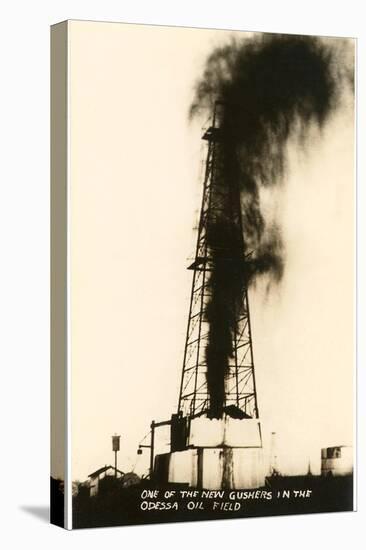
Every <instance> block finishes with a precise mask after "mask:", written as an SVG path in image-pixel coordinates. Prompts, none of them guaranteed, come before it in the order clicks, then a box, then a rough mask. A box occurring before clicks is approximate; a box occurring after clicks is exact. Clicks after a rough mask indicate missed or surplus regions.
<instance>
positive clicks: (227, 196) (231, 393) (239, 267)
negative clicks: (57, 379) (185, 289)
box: [178, 102, 258, 418]
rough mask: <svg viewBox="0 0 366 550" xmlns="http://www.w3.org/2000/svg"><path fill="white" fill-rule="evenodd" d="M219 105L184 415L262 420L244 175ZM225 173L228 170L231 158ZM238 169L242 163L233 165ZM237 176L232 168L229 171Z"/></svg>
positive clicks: (196, 266)
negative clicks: (244, 217)
mask: <svg viewBox="0 0 366 550" xmlns="http://www.w3.org/2000/svg"><path fill="white" fill-rule="evenodd" d="M224 108H225V106H224V105H223V104H222V103H219V102H218V103H216V105H215V110H214V115H213V120H212V125H211V127H209V128H208V129H207V130H206V132H205V133H204V135H203V137H202V139H204V140H206V141H207V144H208V150H207V159H206V167H205V175H204V182H203V197H202V206H201V212H200V219H199V225H198V236H197V245H196V254H195V259H194V262H193V263H192V264H191V265H190V266H189V268H188V269H190V270H192V271H193V281H192V291H191V299H190V307H189V316H188V326H187V334H186V342H185V351H184V360H183V371H182V378H181V386H180V395H179V403H178V414H180V415H181V416H184V417H188V418H195V417H197V416H200V415H206V416H208V417H209V418H221V417H222V416H223V415H225V414H226V415H229V416H231V417H233V418H258V405H257V393H256V384H255V373H254V362H253V349H252V334H251V325H250V312H249V302H248V286H247V283H248V269H247V258H248V257H249V256H250V253H251V251H247V250H246V248H245V242H244V237H243V227H242V212H241V201H240V189H239V185H238V179H237V178H236V177H235V174H234V173H232V177H227V174H228V170H227V164H228V163H230V155H233V154H234V153H233V149H232V148H231V147H230V139H228V137H227V134H226V135H225V139H223V129H222V127H221V121H222V119H223V112H224ZM225 163H226V166H225V176H224V164H225ZM231 164H232V166H233V167H234V168H233V169H235V162H232V163H231ZM229 174H230V173H229Z"/></svg>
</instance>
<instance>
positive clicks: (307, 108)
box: [190, 34, 353, 418]
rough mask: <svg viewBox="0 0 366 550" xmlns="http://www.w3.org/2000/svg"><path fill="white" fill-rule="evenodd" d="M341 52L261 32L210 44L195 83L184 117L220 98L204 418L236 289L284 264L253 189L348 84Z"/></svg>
mask: <svg viewBox="0 0 366 550" xmlns="http://www.w3.org/2000/svg"><path fill="white" fill-rule="evenodd" d="M349 50H350V48H349V42H348V41H345V40H342V39H321V38H316V37H305V36H290V35H271V34H265V35H261V36H260V37H255V38H252V39H247V40H244V41H242V42H236V41H232V42H231V43H230V44H229V45H227V46H225V47H221V48H217V49H216V50H215V51H213V53H212V54H211V55H210V56H209V58H208V60H207V63H206V67H205V71H204V74H203V77H202V78H201V79H200V81H199V82H198V84H197V87H196V92H195V99H194V101H193V103H192V106H191V111H190V115H191V117H193V116H195V115H196V114H199V113H202V112H204V113H205V114H206V115H207V114H212V113H213V110H214V106H215V104H216V102H217V100H219V102H220V103H219V104H218V107H217V109H220V115H219V119H220V120H219V126H220V141H219V144H218V145H217V147H216V151H217V154H216V156H217V159H216V171H215V174H216V175H215V180H214V182H213V183H212V201H211V202H212V205H213V207H212V212H211V214H210V217H209V219H208V222H207V242H208V247H209V249H210V253H211V256H212V271H211V272H210V279H209V283H208V284H209V286H210V291H211V292H210V294H211V298H210V300H209V302H208V304H207V307H206V320H207V321H208V324H209V334H208V343H207V346H206V362H207V384H208V390H209V395H210V412H209V414H210V416H211V417H216V418H219V417H220V416H222V411H223V407H224V399H225V375H226V373H227V371H228V365H229V360H230V357H232V356H233V352H234V350H233V341H234V333H235V330H236V324H237V318H238V315H239V314H240V307H242V303H243V294H244V293H245V292H246V289H247V287H248V286H249V285H250V284H252V283H253V282H255V280H256V278H257V277H258V276H260V275H266V277H267V278H268V281H269V283H278V282H279V281H280V280H281V278H282V275H283V271H284V266H285V251H284V246H283V241H282V236H281V228H280V225H279V223H276V222H275V221H273V219H272V220H271V221H269V220H266V218H265V215H264V213H263V210H262V208H261V201H260V191H261V188H262V187H271V186H278V185H280V184H281V183H282V182H283V178H284V175H285V173H286V147H287V144H288V143H289V141H290V140H291V139H292V138H295V139H296V140H297V141H296V142H297V143H298V144H299V146H303V147H306V142H307V136H308V134H309V130H310V129H311V128H314V127H318V128H319V130H321V129H322V128H323V126H324V125H325V124H326V123H327V121H328V120H329V119H330V117H331V115H332V113H333V112H335V110H336V109H337V108H338V106H339V105H340V103H341V98H342V94H343V91H344V90H345V89H346V88H347V87H350V88H352V83H353V74H352V71H351V70H350V69H349V67H350V66H352V63H347V62H346V56H347V52H349ZM294 207H296V205H294ZM244 257H246V261H245V262H243V258H244Z"/></svg>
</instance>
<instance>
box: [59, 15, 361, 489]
mask: <svg viewBox="0 0 366 550" xmlns="http://www.w3.org/2000/svg"><path fill="white" fill-rule="evenodd" d="M233 34H238V33H232V32H228V31H211V30H199V29H187V28H177V27H175V28H174V27H157V26H138V25H126V24H117V23H94V22H77V21H74V22H71V24H70V31H69V40H70V73H69V75H70V95H69V98H70V111H69V113H70V138H71V139H70V144H69V146H70V189H71V196H70V220H71V222H70V223H71V225H70V230H71V250H70V253H71V264H70V266H71V312H70V313H71V315H70V320H71V321H70V322H71V371H72V380H71V391H72V399H71V418H72V478H73V479H79V480H84V479H86V478H87V476H88V474H89V473H91V472H93V471H94V470H96V469H97V468H99V467H101V466H103V465H104V464H110V463H113V453H112V442H111V436H112V435H113V434H114V433H118V434H120V435H121V451H120V453H119V457H118V460H119V463H118V464H119V467H120V468H121V469H122V470H124V471H131V470H132V469H134V468H135V471H136V473H138V474H142V473H146V471H147V468H148V461H149V457H148V452H147V451H146V450H145V452H144V453H143V454H142V455H137V454H136V450H137V447H138V444H139V442H140V441H141V440H142V439H143V437H144V436H145V435H146V434H147V433H148V432H149V426H150V422H151V420H152V419H154V420H156V421H160V420H167V419H169V418H170V416H171V414H172V413H173V412H176V408H177V401H178V392H179V384H180V376H181V369H182V361H183V351H184V341H185V331H186V323H187V316H188V307H189V295H190V287H191V282H192V272H191V271H187V269H186V267H187V266H188V265H189V263H190V262H191V261H192V256H193V253H194V248H195V239H196V230H195V228H196V226H197V219H198V215H199V207H200V199H201V192H202V175H203V163H204V161H205V154H206V145H205V142H204V141H202V140H201V135H202V128H203V127H204V126H205V124H206V123H207V121H206V120H196V121H194V122H190V121H189V120H188V110H189V106H190V103H191V101H192V99H193V93H194V85H195V82H196V81H197V80H198V79H199V78H200V76H201V74H202V70H203V68H204V64H205V60H206V57H207V55H208V54H209V53H210V52H211V51H212V49H213V48H214V47H216V46H217V45H220V44H224V43H226V42H227V41H228V40H229V39H230V37H231V36H232V35H233ZM248 36H250V34H249V33H240V37H243V38H244V39H245V37H248ZM353 136H354V127H353V106H352V102H351V100H350V98H346V99H345V102H344V104H343V106H342V108H340V109H339V110H338V111H337V113H336V114H334V116H333V117H332V118H331V120H330V122H329V124H328V125H327V126H326V127H325V128H324V129H323V131H322V133H321V134H320V133H319V131H318V130H317V129H316V128H312V130H311V136H310V139H309V143H308V147H307V149H306V150H305V151H301V150H300V149H299V148H298V147H297V144H296V143H294V142H293V143H290V144H289V146H288V172H287V175H286V178H285V181H284V183H283V185H282V186H281V188H280V189H277V190H276V192H273V191H271V194H268V193H267V194H266V195H263V196H262V197H261V199H262V200H263V201H264V202H265V204H267V205H268V208H270V209H272V210H273V209H275V210H276V213H277V217H278V218H279V219H280V220H281V224H282V228H283V237H284V242H285V247H286V268H285V274H284V278H283V280H282V282H281V284H280V285H279V286H277V287H273V288H272V289H271V292H270V293H267V292H266V284H265V281H262V282H259V283H258V284H257V285H256V287H255V288H252V289H251V290H250V293H249V300H250V308H251V322H252V336H253V348H254V349H253V351H254V361H255V372H256V381H257V392H258V405H259V415H260V420H261V425H262V433H263V438H264V447H265V451H266V452H267V454H268V453H269V452H270V435H271V432H276V434H277V436H276V437H277V455H278V467H279V469H280V470H281V471H282V472H283V473H303V472H306V471H307V468H308V464H309V461H310V463H311V467H312V470H313V472H314V473H317V472H318V471H319V468H320V448H321V447H325V446H331V445H341V444H352V436H353V418H352V417H353V365H354V309H353V307H354V303H353V301H354V252H355V243H354V172H353V170H354V150H353V146H354V144H353ZM163 435H164V434H163V433H162V434H161V437H160V436H159V437H158V444H159V441H160V446H159V449H160V450H164V449H165V450H167V447H166V438H165V439H164V437H163Z"/></svg>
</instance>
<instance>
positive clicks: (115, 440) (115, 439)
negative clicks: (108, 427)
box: [112, 434, 121, 478]
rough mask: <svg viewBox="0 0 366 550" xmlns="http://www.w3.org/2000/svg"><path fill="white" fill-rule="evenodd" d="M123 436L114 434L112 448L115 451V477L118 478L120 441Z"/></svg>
mask: <svg viewBox="0 0 366 550" xmlns="http://www.w3.org/2000/svg"><path fill="white" fill-rule="evenodd" d="M120 439H121V436H120V435H117V434H114V435H112V449H113V452H114V477H115V478H117V453H118V451H119V442H120Z"/></svg>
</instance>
